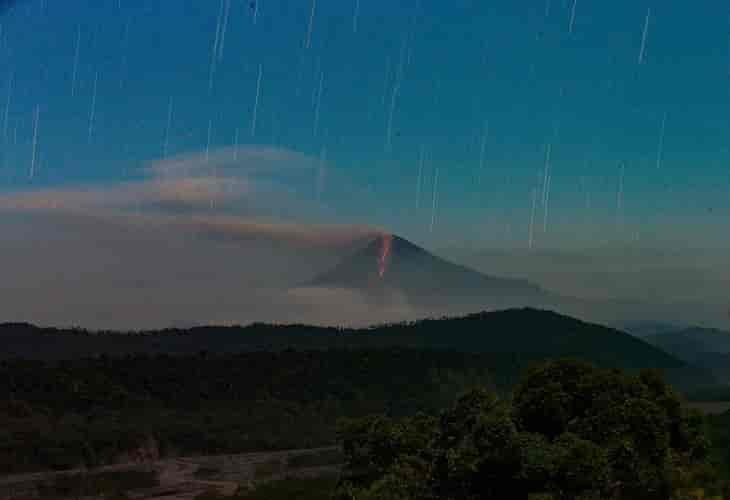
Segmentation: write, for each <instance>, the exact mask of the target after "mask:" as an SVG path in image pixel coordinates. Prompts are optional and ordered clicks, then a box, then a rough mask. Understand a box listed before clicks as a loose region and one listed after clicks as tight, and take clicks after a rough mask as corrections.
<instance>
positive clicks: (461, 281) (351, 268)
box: [309, 234, 546, 307]
mask: <svg viewBox="0 0 730 500" xmlns="http://www.w3.org/2000/svg"><path fill="white" fill-rule="evenodd" d="M309 285H310V286H320V287H328V288H347V289H357V290H359V291H362V292H364V293H366V294H367V295H370V296H371V297H379V296H382V295H383V294H384V293H387V292H399V293H401V294H403V295H404V296H405V297H406V299H407V300H408V301H409V302H410V303H412V304H414V305H424V306H425V305H427V306H434V305H444V306H449V305H464V306H472V305H493V306H498V307H506V306H510V305H520V306H525V305H528V304H534V303H536V302H541V301H542V299H544V298H545V295H546V293H545V292H544V291H543V290H542V289H540V288H539V287H538V286H536V285H533V284H531V283H529V282H528V281H524V280H516V279H506V278H498V277H494V276H488V275H485V274H482V273H479V272H477V271H474V270H472V269H469V268H467V267H464V266H460V265H458V264H454V263H451V262H448V261H446V260H444V259H442V258H440V257H437V256H436V255H434V254H432V253H430V252H428V251H427V250H425V249H423V248H421V247H419V246H417V245H415V244H413V243H411V242H410V241H408V240H406V239H404V238H401V237H398V236H395V235H392V234H383V235H380V236H378V237H376V238H375V239H373V240H372V241H370V242H369V243H367V244H366V245H365V246H364V247H363V248H361V249H359V250H357V251H356V252H355V253H353V254H352V255H350V256H348V257H346V258H345V259H343V260H342V261H341V262H339V263H338V264H337V265H336V266H335V267H334V268H332V269H330V270H328V271H326V272H324V273H322V274H320V275H318V276H317V277H315V279H314V280H312V282H310V283H309Z"/></svg>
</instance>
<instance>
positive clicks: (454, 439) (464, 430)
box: [338, 360, 709, 500]
mask: <svg viewBox="0 0 730 500" xmlns="http://www.w3.org/2000/svg"><path fill="white" fill-rule="evenodd" d="M703 425H704V424H703V419H702V418H701V417H700V416H699V415H698V414H696V413H694V412H693V411H691V410H688V409H686V408H684V407H683V406H682V403H681V400H680V398H679V396H678V395H677V394H676V393H675V392H674V391H673V390H672V388H671V387H670V386H669V385H667V384H666V383H665V382H664V381H663V379H662V377H661V376H660V375H659V374H658V373H656V372H652V371H645V372H641V373H640V374H639V375H635V376H634V375H627V374H624V373H622V372H619V371H617V370H605V369H599V368H595V367H593V366H591V365H589V364H586V363H583V362H579V361H570V360H561V361H550V362H546V363H544V364H540V365H537V366H534V367H532V368H531V369H530V370H529V371H528V372H527V374H526V376H525V377H524V378H523V380H522V381H521V383H520V384H519V385H518V387H517V388H516V390H515V392H514V395H513V398H512V399H511V400H500V399H499V398H498V397H496V396H495V395H494V394H492V393H491V392H490V391H488V390H486V389H474V390H471V391H470V392H467V393H466V394H464V395H463V396H462V397H460V398H459V399H458V400H457V401H456V402H455V403H454V404H453V406H451V407H450V408H448V409H446V410H444V411H442V412H441V414H440V415H439V416H438V417H427V416H423V415H420V416H416V417H412V418H408V419H400V420H394V419H390V418H386V417H382V416H380V417H369V418H366V419H361V420H351V421H347V422H345V423H343V425H342V427H341V429H340V437H341V439H342V442H343V447H344V451H345V454H346V457H347V465H346V468H345V476H344V480H343V481H342V483H341V484H340V486H339V490H338V491H339V493H338V495H339V497H340V499H347V498H350V499H357V500H369V499H376V498H377V499H381V500H382V499H388V500H416V499H418V500H436V499H438V500H452V499H453V500H485V499H504V498H510V499H520V498H522V499H527V498H532V497H534V496H535V495H542V498H552V499H556V500H573V499H598V498H616V499H626V500H629V499H639V498H641V499H650V500H651V499H655V500H660V499H668V498H671V496H672V495H673V493H674V492H676V491H678V490H679V489H681V488H682V487H684V486H686V485H687V482H688V481H690V480H691V479H688V478H690V477H691V476H692V474H694V473H695V471H697V470H698V469H699V468H701V467H702V466H704V464H705V461H706V458H707V456H708V450H709V442H708V440H707V438H706V437H705V432H704V428H703Z"/></svg>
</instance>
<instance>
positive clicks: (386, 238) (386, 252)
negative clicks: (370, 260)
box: [378, 234, 393, 278]
mask: <svg viewBox="0 0 730 500" xmlns="http://www.w3.org/2000/svg"><path fill="white" fill-rule="evenodd" d="M392 244H393V235H392V234H384V235H383V246H382V247H381V248H380V257H379V258H378V276H380V277H381V278H382V277H383V276H385V271H386V269H387V268H388V259H389V258H390V247H391V245H392Z"/></svg>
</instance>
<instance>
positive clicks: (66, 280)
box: [0, 147, 415, 329]
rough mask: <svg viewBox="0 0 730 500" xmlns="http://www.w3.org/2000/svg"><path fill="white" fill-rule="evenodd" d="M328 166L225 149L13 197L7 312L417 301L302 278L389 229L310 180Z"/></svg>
mask: <svg viewBox="0 0 730 500" xmlns="http://www.w3.org/2000/svg"><path fill="white" fill-rule="evenodd" d="M321 168H323V167H322V164H321V161H320V160H319V159H312V158H309V157H307V156H305V155H302V154H299V153H296V152H292V151H289V150H283V149H274V148H254V147H249V148H237V149H233V148H226V149H221V150H216V151H210V152H208V153H207V154H206V153H198V154H191V155H184V156H179V157H175V158H170V159H166V160H163V161H159V162H155V163H152V164H150V165H147V166H146V167H145V168H144V169H143V176H142V178H140V179H139V180H137V181H133V182H125V183H119V184H115V185H106V186H84V187H72V188H67V189H42V190H35V191H28V192H20V193H11V194H6V195H3V196H0V224H1V225H2V227H3V232H2V240H3V241H2V243H3V245H2V255H1V256H0V258H2V260H3V263H4V264H3V266H4V268H5V269H7V270H8V272H6V273H5V276H4V277H3V280H2V284H0V293H2V295H3V297H7V299H6V300H4V303H3V305H2V314H1V317H2V320H4V321H29V322H33V323H39V324H44V325H81V326H84V327H90V328H114V329H120V328H124V329H136V328H156V327H167V326H171V325H192V324H207V323H243V324H245V323H249V322H253V321H267V322H279V323H282V322H283V323H289V322H310V323H317V324H369V323H374V322H380V321H388V320H397V319H405V318H406V317H412V316H413V314H415V312H414V311H412V310H410V309H409V308H408V306H407V304H405V303H395V304H394V305H393V306H392V307H389V308H385V309H384V308H375V307H374V306H372V305H370V304H368V302H367V301H366V300H365V298H364V297H360V296H359V295H358V294H357V293H355V292H346V291H343V290H324V289H312V288H303V287H301V286H300V285H302V284H303V283H306V282H308V281H309V280H311V278H312V277H313V276H314V275H316V274H317V273H320V272H322V271H324V270H325V269H327V268H329V267H330V266H332V265H334V263H336V262H337V260H338V259H340V258H343V257H344V256H346V255H348V254H349V253H351V252H352V251H354V249H356V248H358V247H359V246H360V245H363V244H366V243H367V242H369V241H370V240H371V239H372V238H373V237H375V236H376V234H377V231H376V230H375V229H373V228H370V227H364V226H354V225H346V224H338V223H337V221H336V220H335V219H334V218H329V219H328V218H327V217H322V216H321V209H320V207H318V206H317V203H316V201H313V200H312V199H307V197H306V196H302V195H301V194H300V193H301V192H303V191H304V187H305V186H306V184H307V183H308V182H309V183H310V184H311V182H312V179H313V177H315V178H316V174H317V172H318V171H319V170H320V169H321Z"/></svg>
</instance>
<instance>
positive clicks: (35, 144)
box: [30, 106, 41, 179]
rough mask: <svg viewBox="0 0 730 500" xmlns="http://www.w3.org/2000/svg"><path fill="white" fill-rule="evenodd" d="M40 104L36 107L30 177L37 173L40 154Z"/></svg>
mask: <svg viewBox="0 0 730 500" xmlns="http://www.w3.org/2000/svg"><path fill="white" fill-rule="evenodd" d="M40 113H41V108H40V106H36V107H35V113H34V116H33V152H32V154H31V159H30V178H31V179H33V176H34V175H35V163H36V158H37V154H38V122H39V121H40Z"/></svg>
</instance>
